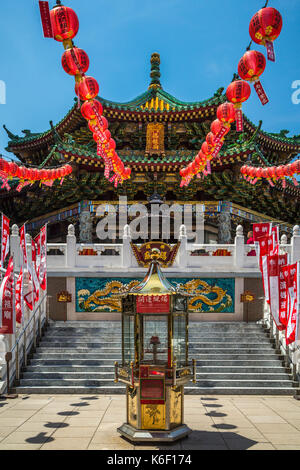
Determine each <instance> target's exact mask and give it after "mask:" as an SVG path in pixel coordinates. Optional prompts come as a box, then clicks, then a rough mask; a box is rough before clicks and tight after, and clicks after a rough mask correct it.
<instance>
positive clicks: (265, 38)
mask: <svg viewBox="0 0 300 470" xmlns="http://www.w3.org/2000/svg"><path fill="white" fill-rule="evenodd" d="M281 28H282V17H281V14H280V13H279V11H277V10H276V9H275V8H272V7H266V8H262V9H261V10H259V11H258V12H257V13H255V15H254V16H253V17H252V19H251V21H250V25H249V34H250V36H251V39H252V40H253V41H254V42H256V43H257V44H261V45H263V46H266V47H267V52H268V59H269V60H272V61H273V62H274V61H275V55H274V47H273V41H275V39H277V38H278V36H279V34H280V32H281Z"/></svg>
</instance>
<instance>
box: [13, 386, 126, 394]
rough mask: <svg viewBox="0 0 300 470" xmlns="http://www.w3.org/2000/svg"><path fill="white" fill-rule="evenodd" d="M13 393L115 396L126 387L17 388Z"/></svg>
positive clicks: (122, 392) (123, 391) (123, 392)
mask: <svg viewBox="0 0 300 470" xmlns="http://www.w3.org/2000/svg"><path fill="white" fill-rule="evenodd" d="M15 391H16V392H17V393H20V394H24V395H30V394H37V395H42V394H46V395H54V394H55V395H65V394H72V395H91V394H92V395H96V394H97V395H115V394H123V395H124V394H125V391H126V387H125V385H120V386H115V385H113V386H109V385H103V386H99V387H94V386H88V385H86V386H66V385H63V386H56V385H51V386H50V385H47V386H38V385H37V386H35V385H33V386H19V387H16V388H15Z"/></svg>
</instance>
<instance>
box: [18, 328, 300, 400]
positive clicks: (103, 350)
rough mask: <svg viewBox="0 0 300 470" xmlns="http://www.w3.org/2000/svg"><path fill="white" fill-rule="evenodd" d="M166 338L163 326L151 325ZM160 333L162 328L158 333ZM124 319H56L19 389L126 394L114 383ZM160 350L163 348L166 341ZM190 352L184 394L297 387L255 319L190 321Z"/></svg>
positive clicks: (259, 391) (291, 390) (277, 391)
mask: <svg viewBox="0 0 300 470" xmlns="http://www.w3.org/2000/svg"><path fill="white" fill-rule="evenodd" d="M150 327H151V331H153V335H157V334H159V336H160V339H161V342H162V343H163V341H164V340H165V339H166V328H165V325H162V324H161V323H160V324H156V326H155V324H154V323H153V326H152V325H150ZM157 332H159V333H157ZM121 342H122V338H121V322H120V321H117V322H113V321H102V322H100V321H99V322H93V321H88V322H83V321H80V322H77V321H72V322H69V321H68V322H56V323H55V324H52V326H51V327H50V328H49V329H48V331H47V332H46V335H45V336H44V337H43V339H42V341H41V342H40V344H39V347H38V348H37V350H36V352H35V354H34V356H33V357H32V358H31V359H30V361H29V365H28V367H27V369H26V370H25V371H22V374H21V381H20V386H19V387H17V388H16V391H17V392H18V393H28V394H30V393H47V394H51V393H53V394H55V393H75V394H85V393H95V394H110V393H111V394H114V393H125V385H124V384H122V383H120V382H118V383H115V382H114V362H115V361H118V362H119V363H121ZM161 349H162V350H164V351H165V348H164V347H163V344H162V346H161ZM189 357H190V360H191V359H196V364H197V372H196V378H197V382H196V384H193V383H192V382H189V383H188V384H187V385H186V386H185V393H186V394H198V395H200V394H204V395H205V394H243V395H244V394H251V395H252V394H265V395H269V394H270V395H272V394H273V395H290V396H291V395H293V394H295V393H296V392H297V391H298V388H297V387H295V385H298V384H295V383H294V382H293V381H292V380H291V375H290V374H289V373H288V372H287V369H285V367H283V363H282V356H280V355H278V354H277V351H276V350H275V349H274V347H273V345H272V344H271V342H270V340H269V338H268V335H267V330H266V329H264V328H262V326H261V325H258V324H254V323H249V324H246V323H238V322H232V323H229V322H226V323H225V322H223V323H220V322H218V323H213V322H190V325H189Z"/></svg>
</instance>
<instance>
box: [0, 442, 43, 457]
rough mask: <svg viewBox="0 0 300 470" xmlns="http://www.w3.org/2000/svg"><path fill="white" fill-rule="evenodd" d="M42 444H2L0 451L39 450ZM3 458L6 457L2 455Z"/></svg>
mask: <svg viewBox="0 0 300 470" xmlns="http://www.w3.org/2000/svg"><path fill="white" fill-rule="evenodd" d="M41 445H42V444H2V442H1V443H0V450H38V449H40V448H41ZM2 457H4V455H3V454H2Z"/></svg>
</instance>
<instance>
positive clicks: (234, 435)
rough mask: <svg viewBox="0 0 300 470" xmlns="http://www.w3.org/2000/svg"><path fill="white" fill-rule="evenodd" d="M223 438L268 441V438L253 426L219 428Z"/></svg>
mask: <svg viewBox="0 0 300 470" xmlns="http://www.w3.org/2000/svg"><path fill="white" fill-rule="evenodd" d="M219 432H220V434H221V435H222V437H223V439H241V438H245V439H252V440H254V441H257V442H268V439H267V438H266V437H265V436H264V435H263V434H262V433H261V432H259V431H258V430H257V429H255V428H236V429H232V430H230V429H228V430H225V429H219Z"/></svg>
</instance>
